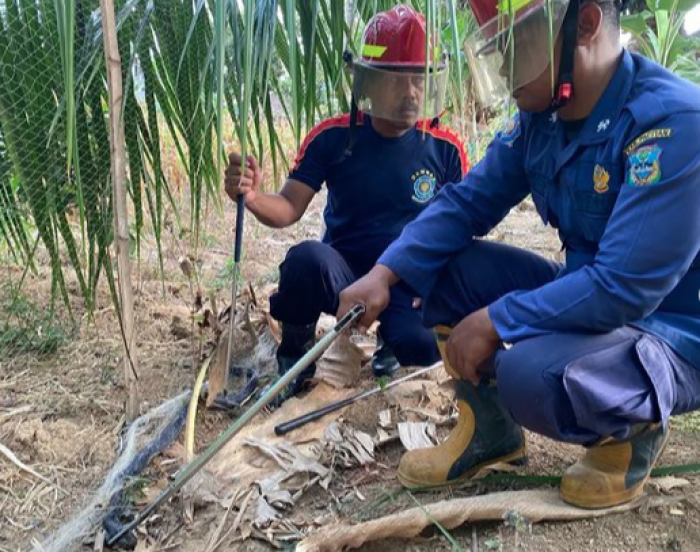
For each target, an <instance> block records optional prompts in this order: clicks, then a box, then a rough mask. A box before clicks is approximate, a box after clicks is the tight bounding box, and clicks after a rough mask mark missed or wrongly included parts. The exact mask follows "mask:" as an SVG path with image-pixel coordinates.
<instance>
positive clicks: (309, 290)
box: [270, 241, 440, 366]
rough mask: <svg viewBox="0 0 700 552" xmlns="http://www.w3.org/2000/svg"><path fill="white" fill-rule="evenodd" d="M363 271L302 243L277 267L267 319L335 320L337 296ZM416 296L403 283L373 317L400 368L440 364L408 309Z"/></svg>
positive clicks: (430, 337)
mask: <svg viewBox="0 0 700 552" xmlns="http://www.w3.org/2000/svg"><path fill="white" fill-rule="evenodd" d="M366 272H367V269H366V268H365V269H364V270H363V268H358V267H356V266H351V264H350V263H349V262H348V261H347V260H346V259H345V258H343V256H342V255H341V254H340V253H339V252H338V251H336V250H335V249H333V248H332V247H331V246H329V245H326V244H324V243H321V242H318V241H305V242H302V243H300V244H299V245H296V246H294V247H292V248H291V249H290V250H289V252H288V253H287V256H286V257H285V259H284V261H283V262H282V264H281V265H280V282H279V289H278V291H277V293H275V294H273V295H272V297H271V298H270V314H271V315H272V316H273V317H274V318H275V319H277V320H280V321H281V322H286V323H288V324H314V323H316V321H317V320H318V318H319V316H321V313H326V314H331V315H335V313H336V312H337V311H338V302H339V296H340V292H341V291H343V290H344V289H345V288H346V287H348V286H349V285H350V284H352V283H353V282H355V280H357V279H358V278H361V277H362V276H364V275H365V274H366ZM416 295H417V294H416V293H415V292H414V291H412V290H411V289H410V288H409V287H408V286H407V285H405V284H403V285H402V284H399V285H396V286H394V287H393V288H392V289H391V301H390V303H389V307H388V308H387V309H386V310H385V311H384V312H383V313H382V314H381V315H380V316H379V323H380V326H379V333H380V335H381V337H382V339H383V340H384V342H385V343H386V344H387V345H388V346H389V347H390V348H391V349H392V351H393V352H394V354H395V355H396V358H397V360H398V361H399V363H400V364H401V365H402V366H429V365H431V364H434V363H435V362H437V361H438V360H439V359H440V353H439V351H438V348H437V343H436V341H435V336H434V334H433V332H432V330H429V329H427V328H425V327H424V326H423V314H422V311H421V309H414V308H413V298H414V297H416Z"/></svg>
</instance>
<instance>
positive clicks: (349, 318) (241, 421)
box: [107, 305, 365, 546]
mask: <svg viewBox="0 0 700 552" xmlns="http://www.w3.org/2000/svg"><path fill="white" fill-rule="evenodd" d="M364 312H365V307H364V305H355V307H353V308H352V310H350V311H349V312H348V313H347V314H346V315H345V316H343V318H341V319H340V320H339V321H338V323H337V324H336V325H335V326H334V327H333V329H332V330H330V331H329V332H328V333H326V335H324V336H323V337H322V338H321V339H320V340H319V342H318V343H316V345H315V346H314V347H313V348H312V349H311V350H310V351H309V352H308V353H306V354H305V355H304V356H303V357H302V358H301V359H300V360H299V362H297V363H296V364H295V365H294V366H293V367H292V368H291V369H290V370H289V371H288V372H287V373H286V374H284V376H282V377H281V378H280V379H279V380H277V382H276V383H275V384H274V385H273V386H272V387H271V388H270V389H269V390H268V391H267V392H266V393H265V394H264V395H262V396H261V397H260V398H259V399H258V400H257V401H256V402H255V404H253V405H252V406H251V407H250V408H249V409H248V410H247V411H246V412H245V413H244V414H243V415H242V416H241V417H240V418H238V420H236V422H235V423H234V424H233V425H231V427H229V428H228V429H227V430H226V431H224V432H223V433H222V434H221V435H219V437H218V438H217V439H216V441H214V442H213V443H212V444H211V445H209V446H208V447H207V448H206V449H205V450H204V452H202V453H201V454H200V455H199V456H197V458H195V459H194V460H192V462H190V463H189V464H188V465H187V466H186V467H185V468H184V469H183V470H182V471H181V472H180V473H179V474H178V476H177V477H176V478H175V480H174V481H173V482H172V483H171V484H170V485H169V486H168V487H167V488H166V489H165V490H164V491H163V492H162V493H161V494H160V495H159V496H158V497H157V498H156V499H154V500H153V502H151V503H150V504H149V505H148V506H146V508H144V509H143V511H142V512H141V513H140V514H139V515H137V516H136V518H135V519H134V520H133V521H132V522H131V523H129V524H128V525H126V526H124V527H123V528H122V530H121V531H119V532H118V533H117V534H116V535H115V536H114V537H112V538H111V539H109V541H108V542H107V544H108V545H109V546H111V545H112V544H114V543H115V542H117V541H118V540H119V539H121V538H122V537H123V536H124V535H126V534H127V533H128V532H129V531H131V530H133V529H134V528H136V527H137V526H138V525H139V524H140V523H142V522H143V521H144V520H145V519H147V518H148V517H149V516H150V515H151V514H152V513H153V512H154V511H155V510H156V509H157V508H158V507H159V506H160V505H161V504H163V503H164V502H165V501H166V500H168V499H169V498H170V497H171V496H173V495H174V494H175V493H176V492H177V491H178V490H180V489H181V488H182V486H183V485H184V484H185V483H187V482H188V481H189V480H190V479H191V478H192V477H193V476H194V475H195V474H196V473H197V472H198V471H199V470H201V469H202V468H203V467H204V466H205V465H206V464H207V463H208V462H209V461H210V460H211V459H212V458H214V456H215V455H216V453H217V452H219V451H220V450H221V449H222V448H224V446H225V445H226V443H228V442H229V441H230V440H231V439H232V438H233V436H234V435H236V434H237V433H238V432H239V431H240V430H241V429H242V428H243V427H244V426H245V425H246V424H247V423H248V422H249V421H250V420H252V419H253V417H254V416H255V415H256V414H257V413H258V412H260V410H262V409H263V407H265V406H267V405H268V404H270V402H271V401H272V400H273V399H274V398H275V397H276V396H277V395H279V394H280V392H281V391H282V390H283V389H284V388H285V387H287V385H289V384H290V383H291V382H292V380H293V379H294V378H296V377H297V376H298V375H299V374H301V372H303V371H304V369H305V368H307V367H308V366H309V365H310V364H311V363H312V362H315V361H316V360H318V358H319V357H320V356H321V355H322V354H323V353H324V352H325V351H326V349H328V347H330V346H331V345H332V344H333V342H334V341H335V340H336V339H337V337H338V336H339V335H340V334H341V333H342V332H343V330H345V329H347V328H349V327H350V326H352V325H353V324H354V323H355V322H356V321H357V320H358V319H359V318H360V316H362V315H363V314H364Z"/></svg>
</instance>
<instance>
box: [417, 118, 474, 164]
mask: <svg viewBox="0 0 700 552" xmlns="http://www.w3.org/2000/svg"><path fill="white" fill-rule="evenodd" d="M416 128H417V129H418V130H419V131H420V132H425V133H426V134H429V135H430V136H432V137H433V138H436V139H438V140H443V141H445V142H447V143H449V144H452V145H453V146H454V147H455V148H456V149H457V153H458V154H459V161H460V163H461V165H462V176H464V175H465V174H467V171H468V170H469V159H468V157H467V150H466V149H465V148H464V142H463V141H462V139H461V138H460V137H459V136H458V135H457V133H456V132H455V131H454V130H452V129H451V128H449V127H447V126H445V125H443V124H438V125H437V126H430V125H424V124H423V122H422V121H419V122H417V123H416Z"/></svg>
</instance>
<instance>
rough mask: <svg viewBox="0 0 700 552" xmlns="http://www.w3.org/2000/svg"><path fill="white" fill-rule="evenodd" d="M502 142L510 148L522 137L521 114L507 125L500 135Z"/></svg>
mask: <svg viewBox="0 0 700 552" xmlns="http://www.w3.org/2000/svg"><path fill="white" fill-rule="evenodd" d="M498 136H499V137H500V139H501V141H502V142H503V143H504V144H506V145H507V146H509V147H512V146H513V143H514V142H515V141H516V140H517V139H518V138H519V137H520V114H519V113H516V114H515V115H514V116H513V117H511V118H510V119H509V120H508V122H507V123H506V126H505V128H504V129H503V131H502V132H500V133H499V135H498Z"/></svg>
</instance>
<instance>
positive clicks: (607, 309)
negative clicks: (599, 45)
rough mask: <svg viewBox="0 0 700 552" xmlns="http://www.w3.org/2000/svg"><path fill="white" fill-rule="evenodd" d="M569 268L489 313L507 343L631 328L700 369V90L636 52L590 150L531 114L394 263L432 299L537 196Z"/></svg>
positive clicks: (411, 235)
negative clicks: (456, 260) (445, 278)
mask: <svg viewBox="0 0 700 552" xmlns="http://www.w3.org/2000/svg"><path fill="white" fill-rule="evenodd" d="M530 193H531V194H532V197H533V200H534V202H535V206H536V208H537V211H538V213H539V215H540V217H541V218H542V220H543V221H544V222H545V223H549V224H551V225H552V226H554V227H555V228H557V229H558V230H559V235H560V237H561V240H562V242H563V244H564V247H565V249H566V267H565V268H564V269H563V270H562V272H561V274H560V275H559V277H558V278H557V279H556V280H554V281H553V282H551V283H550V284H547V285H545V286H543V287H541V288H539V289H536V290H533V291H519V292H514V293H510V294H507V295H505V296H504V297H502V298H501V299H499V300H498V301H496V302H495V303H493V304H492V305H491V306H490V307H489V314H490V316H491V319H492V320H493V323H494V325H495V327H496V329H497V331H498V333H499V335H500V336H501V338H502V339H504V340H505V341H509V342H517V341H520V340H523V339H526V338H528V337H532V336H537V335H543V334H549V333H556V332H605V331H610V330H613V329H615V328H619V327H621V326H624V325H626V324H630V325H634V326H637V327H640V328H642V329H644V330H646V331H649V332H651V333H653V334H655V335H657V336H659V337H661V338H662V339H664V340H665V341H666V342H667V343H669V344H670V345H671V346H672V347H673V348H674V349H675V350H676V351H677V352H678V353H679V354H681V355H682V356H684V357H685V358H686V360H688V361H690V362H691V363H692V364H693V365H694V366H696V367H698V368H700V295H699V294H700V259H699V258H698V253H699V252H700V87H697V86H695V85H694V84H691V83H690V82H688V81H686V80H683V79H681V78H680V77H678V76H676V75H674V74H673V73H671V72H669V71H667V70H665V69H664V68H662V67H661V66H660V65H657V64H656V63H653V62H652V61H650V60H648V59H646V58H644V57H642V56H639V55H636V54H630V53H629V52H627V51H625V52H624V53H623V55H622V57H621V60H620V63H619V66H618V69H617V72H616V73H615V75H614V76H613V78H612V80H611V82H610V83H609V85H608V87H607V89H606V91H605V93H604V94H603V96H602V97H601V99H600V101H599V102H598V104H597V105H596V107H595V109H594V111H593V112H592V114H591V115H590V116H589V117H588V118H587V120H586V122H585V124H584V126H583V128H582V129H581V131H580V133H578V135H577V136H574V137H571V139H570V140H567V138H566V136H565V129H564V125H563V124H562V122H561V121H558V120H557V117H556V114H555V113H552V112H549V113H540V114H528V113H521V114H520V115H519V116H518V117H516V118H514V119H513V120H512V121H511V123H510V124H509V125H508V127H507V128H506V130H505V131H503V132H502V133H500V134H499V135H498V136H497V137H496V139H495V140H494V141H493V143H492V144H491V145H490V146H489V149H488V151H487V153H486V156H485V158H484V159H483V160H482V161H481V163H479V164H478V165H476V166H475V167H474V168H473V169H472V170H471V171H470V172H469V174H468V175H467V177H466V178H465V179H464V180H463V181H462V182H461V183H460V184H458V185H456V186H450V187H449V188H448V189H446V190H445V191H444V192H443V193H441V194H440V196H439V197H438V198H437V199H436V201H435V202H434V203H433V204H432V205H431V206H430V208H429V209H427V210H426V211H425V212H424V213H423V214H422V215H421V216H420V217H419V218H418V219H417V220H416V221H415V222H414V223H412V224H410V225H409V226H407V227H406V229H405V230H404V233H403V235H402V236H401V238H400V239H399V240H397V242H395V243H394V244H393V245H392V246H391V247H390V248H389V249H388V250H387V251H386V253H385V254H384V255H383V256H382V257H381V259H380V260H379V262H380V263H382V264H385V265H386V266H388V267H389V268H391V269H392V270H393V271H394V272H396V273H397V274H398V275H399V276H401V277H402V278H403V279H404V280H406V281H407V283H408V284H409V285H411V286H412V287H413V288H414V289H416V290H417V291H418V292H419V293H420V294H421V295H422V296H426V295H428V294H429V293H430V290H431V289H432V288H433V285H434V284H435V281H436V279H437V277H438V274H439V273H440V270H441V269H442V267H444V266H445V265H446V264H447V262H448V261H449V259H450V257H451V256H452V255H454V254H455V253H456V252H458V251H459V250H461V249H462V248H464V247H465V246H466V245H467V244H468V243H469V242H470V241H471V240H472V239H473V238H474V237H475V236H484V235H485V234H487V233H488V232H489V231H490V230H491V229H492V228H493V227H494V226H495V225H496V224H498V223H499V222H500V221H501V220H502V219H503V218H504V216H505V215H506V213H507V212H508V211H509V210H510V209H511V208H512V207H513V206H514V205H516V204H518V203H519V202H520V201H522V200H523V199H524V198H525V197H526V196H527V195H528V194H530Z"/></svg>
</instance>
